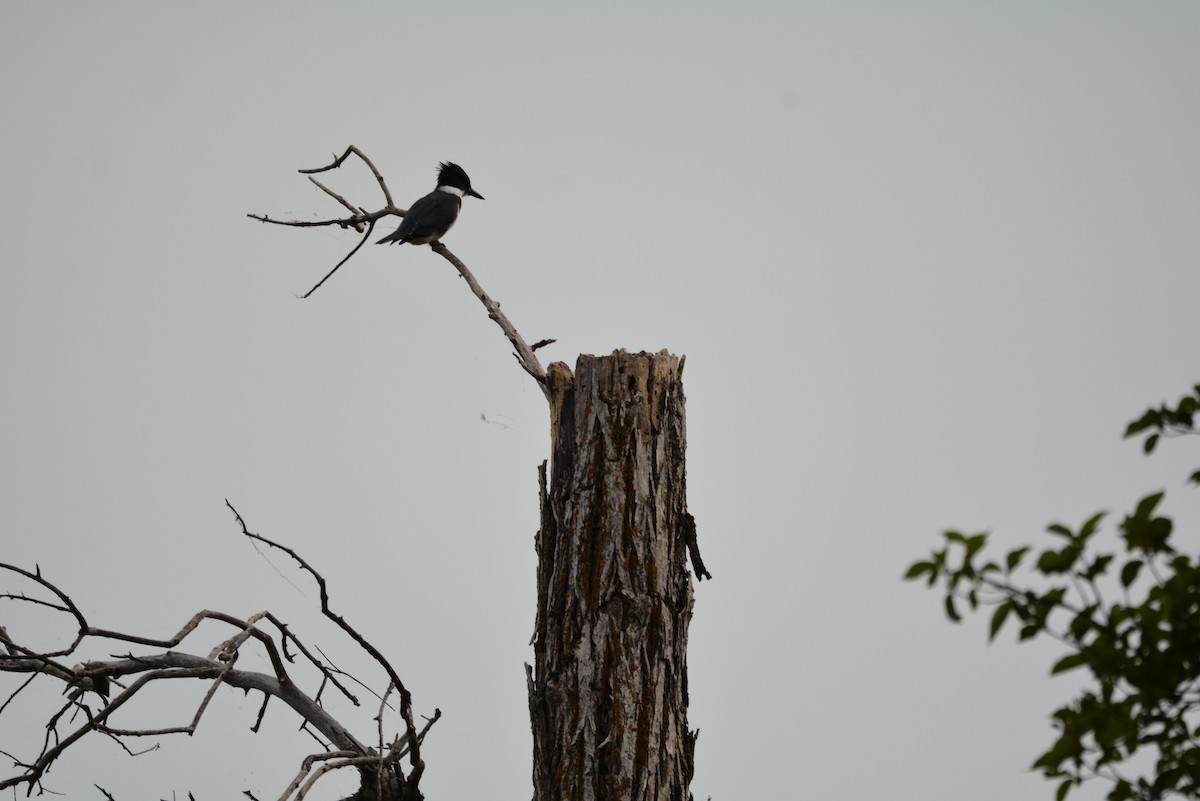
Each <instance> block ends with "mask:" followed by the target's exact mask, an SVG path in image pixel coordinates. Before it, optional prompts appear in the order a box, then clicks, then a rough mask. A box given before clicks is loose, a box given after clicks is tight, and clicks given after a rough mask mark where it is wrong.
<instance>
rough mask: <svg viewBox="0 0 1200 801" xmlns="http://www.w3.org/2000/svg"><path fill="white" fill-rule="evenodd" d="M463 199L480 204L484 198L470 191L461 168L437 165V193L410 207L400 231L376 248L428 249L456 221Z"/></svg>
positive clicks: (468, 181)
mask: <svg viewBox="0 0 1200 801" xmlns="http://www.w3.org/2000/svg"><path fill="white" fill-rule="evenodd" d="M463 195H470V196H471V197H477V198H479V199H480V200H483V195H481V194H479V193H478V192H476V191H475V190H474V189H472V188H471V179H470V178H468V177H467V173H466V172H465V171H464V170H463V168H462V167H460V166H458V165H457V164H454V163H452V162H449V161H443V162H442V163H441V164H439V165H438V182H437V189H435V190H433V191H432V192H430V193H429V194H428V195H426V196H425V197H423V198H421V199H420V200H418V201H417V202H416V203H414V204H412V207H411V208H410V209H409V210H408V213H407V214H405V215H404V220H403V221H402V222H401V223H400V227H399V228H397V229H396V230H395V231H393V232H392V233H390V234H388V235H387V236H385V237H384V238H383V239H380V240H379V241H378V242H376V243H375V244H377V245H382V244H384V243H385V242H386V243H388V244H389V245H394V244H401V245H402V244H404V243H405V242H408V243H409V244H410V245H428V244H431V243H433V242H437V241H438V240H439V239H441V238H442V237H443V236H445V235H446V232H447V231H449V230H450V226H452V225H454V221H455V220H456V219H458V210H459V209H460V208H461V207H462V199H463Z"/></svg>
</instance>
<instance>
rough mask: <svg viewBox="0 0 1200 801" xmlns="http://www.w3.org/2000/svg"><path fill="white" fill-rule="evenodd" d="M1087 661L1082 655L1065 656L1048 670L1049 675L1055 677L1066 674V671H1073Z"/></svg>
mask: <svg viewBox="0 0 1200 801" xmlns="http://www.w3.org/2000/svg"><path fill="white" fill-rule="evenodd" d="M1087 661H1088V660H1087V657H1086V656H1084V655H1083V654H1080V653H1074V654H1067V655H1066V656H1064V657H1063V658H1062V659H1060V660H1058V661H1057V662H1055V663H1054V667H1052V668H1050V675H1051V676H1057V675H1058V674H1059V673H1066V672H1067V671H1068V670H1074V669H1075V668H1077V667H1079V666H1080V665H1086V664H1087Z"/></svg>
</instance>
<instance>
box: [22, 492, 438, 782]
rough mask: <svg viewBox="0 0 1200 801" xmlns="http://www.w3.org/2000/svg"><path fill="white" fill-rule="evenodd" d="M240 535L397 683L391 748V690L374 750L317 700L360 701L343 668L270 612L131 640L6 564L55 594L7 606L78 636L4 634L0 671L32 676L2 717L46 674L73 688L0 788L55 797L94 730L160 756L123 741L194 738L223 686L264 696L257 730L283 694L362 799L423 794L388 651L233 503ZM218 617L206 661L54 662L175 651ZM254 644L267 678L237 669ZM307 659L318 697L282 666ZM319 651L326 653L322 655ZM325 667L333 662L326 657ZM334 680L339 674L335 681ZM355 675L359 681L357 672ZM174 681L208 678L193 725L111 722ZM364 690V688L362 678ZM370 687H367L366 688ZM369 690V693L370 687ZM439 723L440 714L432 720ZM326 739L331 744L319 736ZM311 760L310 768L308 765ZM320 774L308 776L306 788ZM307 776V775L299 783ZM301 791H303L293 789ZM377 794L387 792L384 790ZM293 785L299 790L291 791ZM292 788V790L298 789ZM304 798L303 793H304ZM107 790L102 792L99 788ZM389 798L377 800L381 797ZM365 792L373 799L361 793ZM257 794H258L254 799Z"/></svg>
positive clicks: (407, 714)
mask: <svg viewBox="0 0 1200 801" xmlns="http://www.w3.org/2000/svg"><path fill="white" fill-rule="evenodd" d="M230 509H231V510H232V511H233V512H234V514H235V516H236V517H237V519H238V521H239V523H241V526H242V529H243V533H244V534H246V535H247V536H248V537H250V538H251V539H257V540H258V541H260V542H263V543H266V544H267V545H269V546H270V547H273V548H279V549H281V550H283V551H284V552H285V553H287V554H288V555H289V556H290V557H291V558H292V559H293V560H295V561H296V562H297V563H298V564H300V565H301V567H302V568H303V569H304V570H306V571H307V572H309V573H310V574H311V575H313V577H314V578H315V579H316V580H317V582H318V585H319V586H320V588H321V602H322V612H323V613H324V614H325V616H326V617H328V618H329V619H331V620H333V621H334V622H335V623H336V624H337V625H338V626H339V628H341V629H342V630H343V631H344V632H346V633H347V634H349V635H350V637H351V638H352V639H354V640H355V642H356V643H358V645H359V647H362V648H363V649H364V650H366V651H367V652H368V653H369V654H371V656H372V658H373V659H375V660H376V662H377V663H379V664H380V666H381V667H383V669H384V671H385V672H386V673H387V674H388V675H389V678H390V679H391V684H392V685H394V686H397V687H398V688H399V689H400V693H401V699H402V703H401V715H402V716H403V717H404V719H405V729H404V731H403V732H402V733H401V734H400V735H399V736H397V737H396V738H395V739H394V743H395V745H394V747H393V748H392V749H390V750H385V749H384V748H383V747H382V742H383V729H382V717H383V713H384V710H385V709H386V708H387V707H388V700H387V699H388V695H389V694H390V692H391V689H390V688H389V690H388V691H387V692H385V693H384V694H383V695H379V694H378V693H373V694H375V695H376V696H377V697H379V698H380V699H381V703H380V712H379V716H378V717H379V719H380V722H379V723H378V724H377V726H376V729H377V731H376V738H377V740H378V742H379V743H380V746H379V747H378V748H368V747H367V746H366V745H364V744H363V743H362V742H360V741H359V740H358V739H357V738H355V736H354V735H353V734H351V733H350V731H349V730H348V729H347V728H346V727H345V726H343V725H342V724H341V723H340V722H339V721H338V720H336V719H335V718H334V717H333V716H332V715H331V714H330V713H329V712H328V711H327V710H326V709H325V708H324V707H323V706H322V705H321V703H320V695H321V693H322V692H323V690H324V688H325V687H326V686H329V685H334V686H336V687H337V688H338V690H339V691H340V692H341V693H342V694H343V695H345V696H346V697H347V698H348V699H350V700H351V701H352V702H353V703H354V704H355V705H359V701H358V699H357V698H355V697H354V695H353V694H352V693H350V692H349V690H348V689H347V688H346V687H345V685H343V684H342V683H341V682H340V681H339V680H338V678H337V676H338V675H341V676H349V674H347V673H345V672H344V671H341V670H338V669H337V668H336V666H335V667H330V666H327V665H326V664H325V663H324V662H323V661H321V660H320V659H318V658H316V657H315V656H314V655H313V652H312V651H311V650H310V649H309V648H308V647H307V646H306V645H305V644H304V643H303V642H302V641H301V640H300V639H299V638H297V637H296V636H295V634H294V633H293V632H291V630H290V629H289V628H288V626H287V625H286V624H285V623H283V622H282V621H280V620H279V619H278V618H276V617H275V616H274V615H272V614H270V613H269V612H266V611H263V612H258V613H256V614H253V615H251V616H249V617H248V618H246V619H241V618H238V617H234V616H232V615H228V614H224V613H221V612H214V611H211V610H202V611H201V612H198V613H196V614H195V615H193V616H192V618H191V619H189V620H188V621H187V623H185V624H184V626H183V627H182V628H181V629H180V630H179V631H178V632H177V633H176V634H175V636H173V637H169V638H166V639H160V638H154V637H145V636H141V635H133V634H127V633H124V632H119V631H110V630H107V629H99V628H96V627H93V626H90V625H89V624H88V622H87V620H86V618H85V617H84V615H83V613H82V612H81V611H80V609H79V607H78V606H77V605H76V604H75V603H74V601H72V600H71V598H70V597H69V596H67V595H66V593H65V592H63V591H62V590H61V589H59V588H58V587H57V586H55V585H54V584H53V583H52V582H50V581H49V580H48V579H46V578H44V577H43V576H42V575H41V571H40V570H36V571H33V572H31V571H28V570H25V569H22V568H18V567H15V566H12V565H6V564H0V569H2V570H0V574H3V572H5V571H7V572H9V573H12V574H15V575H18V576H20V577H22V578H23V579H25V580H28V581H30V582H32V583H33V584H34V585H36V586H37V587H38V588H40V589H42V590H44V591H46V592H47V593H49V595H50V596H52V599H51V600H45V599H39V598H36V597H33V598H31V597H28V596H25V595H23V594H20V593H5V594H4V597H5V598H6V599H8V600H13V601H18V602H22V603H24V602H27V601H28V602H32V603H35V604H36V605H39V606H43V607H46V608H50V609H53V610H54V611H56V612H59V613H61V614H65V615H68V616H69V617H70V618H71V619H72V620H73V621H74V622H75V623H76V625H77V628H78V630H77V632H76V634H75V636H74V638H73V640H72V642H71V643H70V644H69V645H68V646H67V647H65V648H59V649H57V650H53V651H46V652H39V651H38V650H36V649H33V648H30V647H29V646H28V645H25V644H22V643H20V642H18V641H17V640H16V639H15V638H14V637H13V636H11V635H10V633H9V632H8V631H7V630H6V629H4V628H0V673H27V674H29V676H28V677H27V678H26V679H25V680H24V681H23V682H21V683H20V685H19V686H18V687H17V688H16V689H15V690H14V691H13V692H12V693H11V694H10V695H9V696H8V698H7V700H5V701H4V703H3V704H2V705H0V712H3V711H4V710H5V709H6V708H7V707H8V706H9V705H10V704H11V702H12V699H13V698H14V697H15V696H16V695H17V694H19V693H20V692H21V691H22V690H24V689H25V688H26V687H28V686H29V685H30V684H31V683H32V682H34V681H35V680H36V679H37V678H39V677H47V678H51V679H56V680H58V681H61V682H62V683H63V684H64V685H66V686H67V688H68V699H67V700H66V702H65V703H64V704H63V705H62V706H61V707H59V708H58V709H57V711H55V712H54V713H53V714H52V715H50V717H49V719H48V721H47V723H46V724H45V726H44V729H43V731H44V736H43V738H41V739H42V744H41V748H40V751H39V753H38V754H37V756H36V757H35V758H33V759H31V760H22V759H18V758H16V757H12V756H11V755H8V754H4V755H5V756H10V758H11V759H12V761H13V764H14V767H15V768H16V771H15V773H14V775H11V776H8V777H0V789H5V788H8V787H13V788H16V787H17V786H20V785H26V786H27V787H28V790H29V791H30V792H33V791H34V790H35V789H36V790H37V791H38V792H39V793H42V792H50V791H49V790H48V789H46V788H45V787H44V786H43V785H42V777H43V776H44V775H45V774H46V772H47V771H48V770H49V769H50V768H51V766H52V765H53V764H54V763H55V762H56V761H57V760H58V759H59V758H60V757H62V755H63V754H64V753H65V752H66V751H67V750H68V749H70V748H71V747H72V746H73V745H74V744H75V743H77V742H78V741H79V740H80V739H81V738H83V737H84V736H85V735H87V734H88V733H90V732H96V733H98V734H101V735H103V736H106V737H109V738H110V739H112V740H113V741H114V742H116V743H117V744H118V745H119V746H120V747H121V748H122V749H123V750H124V751H125V752H126V753H127V754H128V755H130V756H136V755H139V754H142V753H146V751H148V750H154V749H155V748H157V747H158V745H157V744H155V745H153V746H151V747H150V748H148V749H141V750H138V751H135V750H133V749H131V748H129V746H128V745H127V744H126V742H125V740H126V739H131V738H135V737H136V738H145V737H156V736H165V735H171V734H188V735H190V734H193V733H194V732H195V731H196V730H197V728H198V727H199V725H200V722H201V720H202V719H203V717H204V714H205V712H206V711H207V709H208V708H209V706H210V704H211V702H212V699H213V698H214V696H215V695H216V692H217V689H218V688H219V687H220V686H221V685H223V684H224V685H228V686H229V687H232V688H236V689H241V690H243V691H246V692H249V691H256V692H261V693H262V694H263V704H262V706H261V707H260V709H259V711H258V715H257V716H256V719H255V723H254V726H253V727H252V730H254V731H257V730H258V729H259V727H260V725H261V723H262V721H263V719H264V717H265V715H266V711H267V707H268V704H269V702H270V700H271V699H272V698H278V699H280V700H281V701H283V702H284V703H285V704H286V705H287V706H288V707H289V708H291V709H292V710H293V711H294V712H296V713H297V714H298V716H299V717H300V719H301V721H302V722H303V724H302V726H301V728H302V730H305V731H307V732H308V733H309V734H310V735H311V736H313V737H314V738H316V739H317V741H318V742H322V743H323V745H322V752H324V753H328V752H335V753H337V754H340V755H342V758H341V759H340V760H339V762H338V765H337V766H338V767H354V768H356V769H357V770H358V772H359V774H360V777H361V780H362V788H361V789H360V793H359V794H358V795H356V796H355V797H356V798H363V799H365V798H369V797H379V798H381V799H396V798H401V797H403V798H410V797H419V791H417V790H416V787H417V783H418V782H419V780H420V777H421V774H422V772H423V769H424V763H423V761H422V760H421V758H420V753H419V746H420V742H421V739H422V738H423V736H424V733H425V731H427V730H428V728H429V727H428V725H427V726H426V727H425V728H424V729H423V730H422V731H421V732H420V734H417V732H416V727H415V725H414V723H413V721H412V708H411V695H409V694H408V693H407V690H404V689H403V687H402V685H400V684H399V680H398V677H397V676H396V673H395V670H394V669H393V668H392V667H391V665H390V664H389V663H388V662H387V660H386V659H385V658H384V657H383V655H382V654H381V653H380V652H379V651H378V650H377V649H375V648H374V647H373V646H372V645H371V644H370V643H368V642H367V641H366V640H365V639H364V638H363V637H362V636H361V635H360V634H358V633H357V632H356V631H355V630H354V629H353V627H351V626H350V625H349V624H348V623H346V621H345V620H344V619H342V618H341V616H340V615H336V614H335V613H333V612H332V611H331V610H330V608H329V604H328V592H327V588H326V585H325V581H324V578H323V577H322V576H321V575H320V574H319V573H317V572H316V571H315V569H313V568H312V567H311V566H310V565H309V564H308V563H307V562H305V561H304V559H303V558H302V557H300V555H299V554H297V553H296V552H295V551H293V550H291V549H290V548H286V547H284V546H282V545H279V544H278V543H274V542H272V541H270V540H267V539H266V538H263V537H259V536H258V535H254V534H251V533H250V532H249V531H247V530H246V527H245V523H244V521H243V520H242V518H241V516H240V514H238V513H237V510H235V509H233V507H232V506H230ZM206 620H208V621H213V622H216V623H223V624H225V625H229V626H232V627H233V628H235V629H236V631H235V633H234V634H233V635H231V636H228V637H225V638H224V639H222V640H221V641H220V642H218V643H217V644H216V645H215V646H213V647H212V648H211V649H210V650H209V651H208V653H207V654H206V655H205V656H198V655H192V654H188V653H183V652H181V651H177V650H166V651H163V652H159V653H149V654H137V655H135V654H132V653H129V654H125V655H124V656H113V657H112V658H110V659H107V660H99V661H89V662H85V663H83V664H79V665H76V666H74V667H68V666H67V665H65V664H62V663H61V662H60V661H58V658H60V657H63V656H67V655H69V654H71V653H73V652H75V651H76V650H77V649H78V648H79V646H80V644H81V643H82V642H84V641H85V640H90V639H96V638H100V639H106V640H112V641H117V642H124V643H131V644H136V645H142V646H153V647H159V648H167V649H174V648H176V647H177V646H179V645H180V644H181V643H182V642H183V641H184V640H186V639H187V638H188V637H190V636H195V632H196V630H197V628H198V626H199V624H200V623H202V622H204V621H206ZM267 625H269V626H272V627H274V629H275V630H276V633H275V634H274V636H272V633H271V632H269V631H268V630H267V629H264V626H267ZM249 643H258V644H259V645H260V646H261V647H262V650H263V652H264V654H265V656H266V657H267V659H268V661H269V663H270V666H271V667H270V670H271V672H270V673H259V672H254V671H249V670H242V669H239V668H238V667H237V666H236V665H237V663H238V656H239V654H240V653H241V650H242V649H243V648H244V647H245V646H246V645H247V644H249ZM293 646H294V648H295V649H296V653H298V654H300V655H303V657H304V658H305V659H307V660H308V662H309V663H311V664H312V665H313V667H314V668H315V669H316V670H317V671H318V673H319V675H320V689H319V690H318V692H317V695H316V697H315V698H313V697H309V696H308V695H306V694H305V693H304V692H302V691H301V690H300V689H299V687H298V686H297V685H296V683H295V682H294V681H293V679H292V677H291V676H290V675H289V673H288V671H287V669H286V668H285V662H287V663H291V662H295V660H296V657H295V656H294V655H293V652H292V651H291V650H290V648H291V647H293ZM316 650H317V651H318V652H319V651H320V649H316ZM326 661H328V660H327V659H326ZM335 674H337V675H335ZM121 677H129V678H131V679H132V681H130V682H129V684H128V686H126V685H125V684H124V683H122V682H120V681H119V679H120V678H121ZM349 678H350V679H351V680H353V681H355V682H358V680H357V679H355V678H354V677H353V676H349ZM171 679H191V680H197V679H198V680H202V681H206V682H208V685H207V688H206V691H205V693H204V695H203V697H202V698H201V700H200V701H199V703H198V704H197V706H196V708H195V710H194V712H193V713H192V715H191V719H190V720H189V721H188V722H187V723H186V724H182V725H173V726H162V727H155V728H138V727H131V726H117V725H114V723H113V720H114V715H115V714H116V713H117V712H118V711H119V710H121V709H123V708H126V707H128V706H129V705H130V702H131V701H132V700H133V699H135V698H137V697H138V694H139V693H140V692H141V691H142V690H143V689H144V688H145V687H147V686H148V685H149V684H151V683H153V682H160V681H166V680H171ZM358 683H359V684H362V682H358ZM362 686H364V687H366V686H367V685H365V684H362ZM114 687H115V688H117V689H118V690H119V692H116V694H115V696H114V697H112V698H111V699H110V698H109V697H108V696H109V694H110V692H113V690H112V688H114ZM368 689H370V688H368ZM435 719H436V716H435ZM322 738H325V740H323V739H322ZM406 744H411V747H404V746H405V745H406ZM405 756H407V757H409V760H410V761H411V763H412V766H413V767H412V771H411V774H410V775H409V776H407V777H406V776H405V775H404V772H403V771H401V770H400V768H399V764H398V762H399V760H400V759H401V758H402V757H405ZM310 764H311V763H310ZM320 775H324V773H323V772H319V775H314V776H309V777H308V778H309V784H308V786H309V787H311V784H312V782H314V781H315V780H316V779H318V778H319V777H320ZM302 778H303V777H302ZM297 787H299V785H297ZM377 788H385V789H384V790H379V789H377ZM295 789H296V788H293V790H295ZM293 790H290V791H289V794H290V793H291V792H293ZM299 791H300V793H301V796H298V797H302V795H303V794H304V793H306V792H307V790H306V789H304V788H303V787H299ZM101 792H104V791H103V790H102V791H101ZM381 792H382V793H383V794H382V795H380V794H379V793H381ZM363 793H368V795H363ZM251 797H252V796H251Z"/></svg>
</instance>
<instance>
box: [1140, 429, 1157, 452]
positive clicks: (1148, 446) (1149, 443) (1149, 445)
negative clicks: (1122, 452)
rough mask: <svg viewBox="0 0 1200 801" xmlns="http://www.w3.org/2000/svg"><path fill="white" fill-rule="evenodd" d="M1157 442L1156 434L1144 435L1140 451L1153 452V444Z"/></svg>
mask: <svg viewBox="0 0 1200 801" xmlns="http://www.w3.org/2000/svg"><path fill="white" fill-rule="evenodd" d="M1157 444H1158V434H1151V435H1150V436H1148V437H1146V441H1145V442H1143V443H1142V453H1146V454H1150V453H1153V452H1154V446H1155V445H1157Z"/></svg>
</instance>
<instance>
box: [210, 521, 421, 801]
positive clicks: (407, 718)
mask: <svg viewBox="0 0 1200 801" xmlns="http://www.w3.org/2000/svg"><path fill="white" fill-rule="evenodd" d="M225 505H226V506H228V507H229V511H231V512H233V515H234V517H235V518H236V519H237V523H238V525H239V526H240V527H241V529H242V534H244V535H245V536H247V537H249V538H250V539H252V540H257V541H258V542H261V543H264V544H266V545H269V546H271V547H272V548H277V549H279V550H281V551H283V552H284V553H286V554H287V555H288V556H290V557H292V559H293V560H294V561H295V562H296V564H298V565H300V567H301V568H302V569H303V570H305V571H306V572H308V574H309V575H311V576H312V577H313V579H314V580H315V581H316V582H317V587H318V588H319V589H320V593H321V612H322V614H324V615H325V617H327V618H329V619H330V620H332V621H333V622H334V623H335V624H337V626H338V627H339V628H340V629H341V630H342V631H344V632H346V634H348V635H349V636H350V638H351V639H353V640H354V641H355V642H356V643H358V645H359V647H360V648H362V649H363V650H364V651H366V652H367V653H368V654H370V655H371V656H372V658H374V660H375V662H376V664H378V665H379V666H380V667H381V668H383V671H384V672H385V673H386V674H387V675H388V678H389V679H391V681H392V685H393V686H395V688H396V691H397V692H398V693H399V694H400V715H401V717H402V718H403V719H404V724H405V726H406V727H407V733H409V734H411V733H414V732H416V729H417V727H416V725H415V724H414V723H413V714H412V694H411V693H410V692H409V691H408V689H407V688H406V687H405V686H404V682H402V681H401V680H400V676H399V674H397V673H396V669H395V668H393V667H392V665H391V663H390V662H388V660H387V659H386V658H385V657H384V655H383V654H382V653H380V651H379V649H377V648H376V647H375V646H374V645H372V644H371V643H370V642H368V641H367V639H366V638H365V637H363V636H362V635H361V634H359V633H358V631H356V630H355V629H354V627H353V626H351V625H350V624H349V623H347V622H346V620H345V619H344V618H343V617H342V616H341V615H339V614H337V613H335V612H334V611H333V610H332V609H330V607H329V590H328V587H327V586H326V584H325V577H324V576H322V575H321V574H320V573H318V572H317V571H316V569H315V568H313V566H312V565H310V564H309V563H308V562H306V561H305V560H304V558H303V557H302V556H300V554H298V553H296V552H295V551H294V550H292V549H291V548H289V547H287V546H286V545H280V544H279V543H277V542H274V541H273V540H270V539H267V538H266V537H264V536H262V535H261V534H255V533H253V532H251V531H250V530H249V529H248V528H247V527H246V521H245V520H244V519H242V515H241V514H240V513H239V512H238V510H237V509H235V508H234V507H233V504H231V503H230V502H229V499H228V498H227V499H226V500H225ZM409 761H410V763H411V765H412V774H411V776H410V781H411V782H413V783H414V784H415V783H417V782H418V781H420V778H421V774H422V773H424V771H425V763H424V762H423V761H422V760H421V746H420V741H419V740H417V739H413V740H412V750H411V754H410V759H409ZM302 794H303V791H302Z"/></svg>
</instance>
